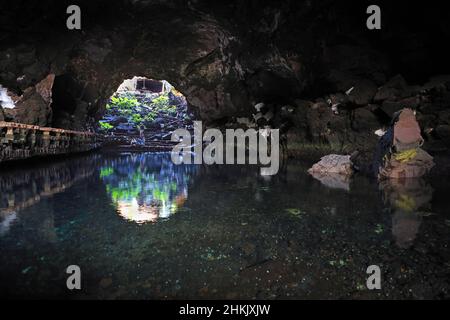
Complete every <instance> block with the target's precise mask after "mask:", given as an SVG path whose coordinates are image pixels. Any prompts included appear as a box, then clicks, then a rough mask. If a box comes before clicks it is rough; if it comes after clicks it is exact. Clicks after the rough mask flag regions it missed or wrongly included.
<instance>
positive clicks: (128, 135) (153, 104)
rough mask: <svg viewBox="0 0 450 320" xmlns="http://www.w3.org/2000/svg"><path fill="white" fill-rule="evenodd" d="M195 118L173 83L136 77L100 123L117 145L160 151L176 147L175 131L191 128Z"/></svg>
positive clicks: (126, 84) (114, 99) (110, 104)
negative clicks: (173, 133) (173, 137)
mask: <svg viewBox="0 0 450 320" xmlns="http://www.w3.org/2000/svg"><path fill="white" fill-rule="evenodd" d="M192 118H193V115H192V113H190V112H189V110H188V105H187V101H186V98H185V97H184V96H183V94H181V93H180V92H179V91H178V90H176V89H175V88H174V87H173V86H172V85H171V84H170V83H169V82H167V81H165V80H153V79H148V78H144V77H133V78H132V79H127V80H125V81H124V82H123V83H122V84H121V85H120V86H119V88H118V89H117V91H116V92H115V93H114V94H113V95H112V97H111V98H110V99H109V102H108V104H107V105H106V108H105V112H104V114H103V117H102V118H101V119H100V120H99V123H98V124H99V131H101V132H102V133H104V134H106V135H107V136H108V137H109V139H108V140H109V141H110V142H111V144H112V145H114V146H120V147H147V148H148V147H150V148H151V149H153V150H155V151H159V150H168V149H169V148H171V147H172V146H173V143H172V142H171V135H172V132H173V131H174V130H176V129H180V128H183V129H191V128H192Z"/></svg>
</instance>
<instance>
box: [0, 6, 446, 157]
mask: <svg viewBox="0 0 450 320" xmlns="http://www.w3.org/2000/svg"><path fill="white" fill-rule="evenodd" d="M69 4H71V3H69V2H68V1H49V0H47V1H40V2H33V3H30V2H29V1H23V0H22V1H21V0H19V1H14V2H12V1H9V2H8V1H7V2H3V3H2V4H1V5H0V29H1V30H2V32H0V84H2V85H3V86H4V87H6V88H8V89H9V90H10V91H11V92H13V93H14V94H16V95H17V96H19V97H20V98H19V101H18V102H17V107H16V109H17V110H15V112H14V113H13V114H8V115H7V114H5V110H3V112H0V117H4V118H6V120H8V119H10V120H15V121H20V122H25V123H30V124H39V125H47V126H53V127H62V128H67V129H77V130H79V129H86V128H89V127H92V126H93V125H94V123H95V120H96V119H98V118H99V117H100V115H101V114H102V112H103V111H104V107H105V105H106V102H107V99H108V98H109V97H110V96H111V94H112V93H113V92H114V91H115V90H116V89H117V87H118V86H119V85H120V83H121V82H122V81H123V80H124V79H127V78H132V77H133V76H136V75H138V76H145V77H148V78H153V79H166V80H168V81H169V82H170V83H171V84H173V85H174V86H175V87H176V88H177V89H179V90H180V91H181V92H182V93H183V94H184V95H185V96H186V98H187V100H188V103H189V105H190V107H191V108H193V109H194V110H196V111H197V113H198V116H199V117H200V118H201V119H202V120H204V121H206V122H208V123H221V122H222V121H223V120H225V121H228V119H230V118H233V117H241V116H247V117H250V116H251V114H252V112H254V109H253V106H254V105H255V104H256V103H258V102H265V103H270V104H272V105H274V106H275V107H274V109H275V112H278V110H279V109H280V108H281V106H283V105H289V106H292V107H293V108H294V109H295V112H294V113H293V116H292V119H291V121H292V122H293V126H292V129H291V130H290V131H289V134H290V135H291V136H292V139H290V141H291V144H295V143H296V142H297V141H300V140H301V141H309V142H312V143H317V141H323V142H325V143H327V144H331V145H333V146H335V145H338V146H340V148H341V149H345V146H346V145H348V144H350V145H353V144H356V145H358V144H362V145H366V144H367V143H368V142H367V141H368V140H373V139H376V136H374V135H373V130H374V129H375V130H376V129H378V128H380V127H381V126H383V125H385V124H386V123H387V122H388V120H387V118H388V117H389V116H390V115H391V114H392V112H393V111H395V109H397V108H399V107H401V106H409V107H416V108H417V110H418V112H419V119H421V121H422V123H423V124H424V126H425V127H428V126H429V127H430V128H431V129H432V130H431V131H430V132H434V133H435V134H434V135H435V138H440V137H446V135H447V134H448V125H449V123H448V120H446V119H447V117H445V115H446V112H447V111H446V110H447V108H448V107H449V104H448V101H449V100H448V98H447V97H448V93H447V89H448V86H447V84H448V82H446V80H442V78H441V79H440V80H438V82H439V85H438V87H439V88H440V89H436V88H434V89H433V90H428V91H427V90H425V91H423V90H422V89H424V84H425V83H428V84H429V83H430V82H427V81H428V79H429V78H430V77H431V76H434V75H437V74H441V73H446V72H447V73H450V62H449V60H448V58H447V56H448V55H449V53H450V52H449V49H446V48H444V46H442V45H440V44H441V43H442V41H443V39H448V36H449V33H450V28H449V26H448V23H447V24H446V21H449V19H448V17H447V16H448V13H447V12H446V11H445V10H441V9H440V8H439V7H438V6H426V7H423V6H421V5H417V6H416V5H413V4H410V3H409V4H408V7H407V9H408V10H405V8H406V7H404V3H402V2H401V1H399V3H398V4H397V2H396V4H392V3H391V2H387V1H380V2H379V5H380V7H381V8H382V30H378V31H370V30H368V29H367V28H366V26H365V22H366V19H367V14H366V8H367V4H366V3H364V2H363V1H336V0H324V1H307V0H305V1H290V0H287V1H283V2H275V3H272V2H271V1H238V0H231V1H206V0H197V1H188V2H185V1H177V0H168V1H161V0H159V1H153V0H146V1H140V0H133V1H130V0H120V1H115V2H114V4H111V2H110V1H105V0H100V1H87V0H81V1H79V2H78V5H79V6H80V7H81V10H82V29H81V30H79V31H77V30H72V31H71V30H68V29H67V28H66V25H65V22H66V18H67V17H68V15H67V14H66V8H67V6H68V5H69ZM397 74H401V75H402V76H397V77H395V76H396V75H397ZM53 75H54V76H53ZM405 79H406V80H405ZM433 81H435V80H432V81H431V82H433ZM411 84H415V85H416V86H410V85H411ZM428 84H427V85H428ZM432 86H433V85H432ZM443 86H444V87H445V89H443ZM42 87H45V90H43V91H42V90H41V89H42ZM351 88H353V89H352V91H351V92H350V93H349V94H348V95H346V94H345V91H347V90H349V89H351ZM50 89H51V91H52V95H51V97H50V96H49V94H48V92H49V90H50ZM43 92H44V93H43ZM318 97H321V98H318ZM340 100H344V101H340ZM330 101H331V103H330ZM336 103H340V104H341V106H340V107H338V108H339V110H338V112H337V113H336V112H335V111H333V110H332V109H331V107H332V106H333V105H335V104H336ZM8 112H9V111H8ZM9 113H11V112H9ZM442 113H443V114H444V115H443V116H442ZM369 136H370V138H369ZM438 136H439V137H438ZM365 137H367V138H365ZM305 139H306V140H305ZM444 144H445V143H441V145H444ZM353 149H354V148H353Z"/></svg>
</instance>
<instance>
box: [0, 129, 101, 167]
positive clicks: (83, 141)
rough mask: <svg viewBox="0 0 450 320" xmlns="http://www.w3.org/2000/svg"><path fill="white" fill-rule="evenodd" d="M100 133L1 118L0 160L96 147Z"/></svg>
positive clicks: (99, 141) (73, 151)
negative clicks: (42, 125) (9, 120)
mask: <svg viewBox="0 0 450 320" xmlns="http://www.w3.org/2000/svg"><path fill="white" fill-rule="evenodd" d="M102 142H103V135H100V134H96V133H92V132H82V131H73V130H65V129H57V128H48V127H39V126H34V125H28V124H23V123H14V122H4V121H0V163H1V162H4V161H8V160H18V159H27V158H31V157H34V156H44V155H55V154H67V153H75V152H84V151H89V150H93V149H96V148H99V147H100V146H101V144H102Z"/></svg>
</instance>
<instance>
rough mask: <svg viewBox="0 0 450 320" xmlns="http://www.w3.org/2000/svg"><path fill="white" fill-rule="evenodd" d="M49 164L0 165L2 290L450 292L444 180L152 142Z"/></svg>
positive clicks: (94, 293) (64, 293)
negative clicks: (208, 160) (233, 160)
mask: <svg viewBox="0 0 450 320" xmlns="http://www.w3.org/2000/svg"><path fill="white" fill-rule="evenodd" d="M46 161H47V163H45V164H32V165H27V169H19V168H16V169H14V168H13V169H11V168H8V169H2V170H1V171H0V295H1V296H3V297H46V298H50V297H54V298H73V299H77V298H94V299H115V298H138V299H141V298H146V299H160V298H168V299H173V298H205V299H207V298H213V299H214V298H227V299H240V298H243V299H252V298H272V299H275V298H284V299H286V298H287V299H290V298H305V299H308V298H322V299H329V298H364V299H365V298H369V299H371V298H373V299H380V298H385V299H391V298H450V293H449V290H450V248H449V245H450V214H449V210H448V205H449V204H450V199H449V192H448V190H449V189H448V187H449V183H447V182H446V181H445V180H444V179H442V180H440V181H426V180H422V179H420V180H408V181H400V182H389V183H382V184H378V183H376V181H371V180H369V179H367V178H365V177H358V176H356V177H354V178H353V179H352V180H349V181H346V180H342V179H334V180H333V179H332V180H330V179H327V180H324V179H321V180H322V181H320V180H318V179H315V178H313V177H311V176H309V175H308V174H307V173H306V169H307V166H306V164H303V163H297V162H292V163H288V164H287V166H286V167H285V168H283V169H282V170H280V173H279V174H278V175H276V176H273V177H270V178H267V177H266V178H264V177H262V176H260V175H259V169H258V168H257V167H253V166H231V165H227V166H196V165H184V166H183V165H182V166H176V165H174V164H172V162H171V161H170V156H169V154H154V153H153V154H152V153H133V154H130V153H121V154H119V153H116V154H107V153H103V154H102V153H96V154H89V155H85V156H80V157H76V158H72V159H69V160H63V161H62V160H61V161H55V162H49V161H48V160H46ZM373 264H375V265H378V266H380V268H381V272H382V289H381V290H375V291H369V290H367V288H366V279H367V277H368V275H367V274H366V269H367V267H368V266H369V265H373ZM69 265H78V266H80V268H81V272H82V289H81V290H79V291H77V290H75V291H69V290H68V289H67V288H66V279H67V277H68V274H66V272H65V270H66V268H67V266H69Z"/></svg>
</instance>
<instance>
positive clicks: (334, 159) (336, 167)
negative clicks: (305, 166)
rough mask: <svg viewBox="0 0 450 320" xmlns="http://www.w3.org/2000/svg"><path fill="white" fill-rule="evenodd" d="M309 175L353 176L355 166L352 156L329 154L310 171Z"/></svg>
mask: <svg viewBox="0 0 450 320" xmlns="http://www.w3.org/2000/svg"><path fill="white" fill-rule="evenodd" d="M308 172H309V173H311V174H312V173H318V174H342V175H351V174H352V173H353V164H352V161H351V160H350V155H338V154H329V155H326V156H324V157H322V158H321V159H320V161H319V162H317V163H316V164H314V165H313V166H312V167H311V168H310V169H309V170H308Z"/></svg>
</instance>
